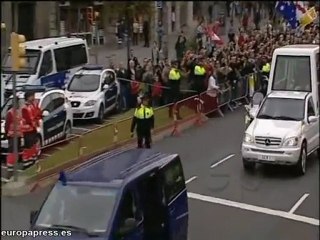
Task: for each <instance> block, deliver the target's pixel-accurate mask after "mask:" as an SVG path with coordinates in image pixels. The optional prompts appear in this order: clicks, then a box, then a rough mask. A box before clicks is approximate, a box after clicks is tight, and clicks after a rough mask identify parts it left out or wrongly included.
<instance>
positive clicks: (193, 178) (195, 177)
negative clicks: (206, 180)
mask: <svg viewBox="0 0 320 240" xmlns="http://www.w3.org/2000/svg"><path fill="white" fill-rule="evenodd" d="M197 178H198V177H197V176H193V177H191V178H189V179H188V180H187V181H186V184H188V183H190V182H192V181H193V180H196V179H197Z"/></svg>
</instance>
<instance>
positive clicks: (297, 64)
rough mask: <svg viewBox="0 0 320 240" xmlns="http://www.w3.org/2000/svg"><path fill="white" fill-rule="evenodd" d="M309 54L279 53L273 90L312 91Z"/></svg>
mask: <svg viewBox="0 0 320 240" xmlns="http://www.w3.org/2000/svg"><path fill="white" fill-rule="evenodd" d="M311 88H312V86H311V67H310V57H309V56H287V55H278V56H277V57H276V65H275V69H274V75H273V81H272V90H276V91H306V92H311Z"/></svg>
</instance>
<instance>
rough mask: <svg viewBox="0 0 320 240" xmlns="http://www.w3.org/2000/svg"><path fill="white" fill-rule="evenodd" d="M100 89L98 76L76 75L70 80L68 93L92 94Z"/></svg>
mask: <svg viewBox="0 0 320 240" xmlns="http://www.w3.org/2000/svg"><path fill="white" fill-rule="evenodd" d="M99 87H100V75H96V74H86V75H82V74H76V75H74V76H73V78H72V79H71V80H70V83H69V85H68V91H70V92H94V91H97V90H98V88H99Z"/></svg>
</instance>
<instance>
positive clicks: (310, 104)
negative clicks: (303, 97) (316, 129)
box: [308, 97, 316, 117]
mask: <svg viewBox="0 0 320 240" xmlns="http://www.w3.org/2000/svg"><path fill="white" fill-rule="evenodd" d="M315 115H316V114H315V111H314V105H313V101H312V98H311V97H310V98H309V100H308V117H310V116H315Z"/></svg>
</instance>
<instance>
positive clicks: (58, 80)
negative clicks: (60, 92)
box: [40, 71, 68, 88]
mask: <svg viewBox="0 0 320 240" xmlns="http://www.w3.org/2000/svg"><path fill="white" fill-rule="evenodd" d="M67 72H68V71H63V72H58V73H54V74H51V75H48V76H45V77H42V78H40V83H41V85H43V86H46V87H56V88H62V87H64V85H65V81H66V76H67Z"/></svg>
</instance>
